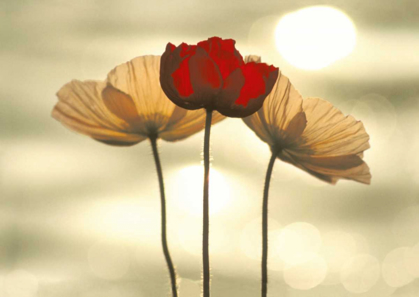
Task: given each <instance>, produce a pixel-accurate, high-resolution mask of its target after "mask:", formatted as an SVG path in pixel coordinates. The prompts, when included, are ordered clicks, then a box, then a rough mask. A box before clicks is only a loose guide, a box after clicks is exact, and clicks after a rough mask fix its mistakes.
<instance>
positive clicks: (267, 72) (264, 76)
mask: <svg viewBox="0 0 419 297" xmlns="http://www.w3.org/2000/svg"><path fill="white" fill-rule="evenodd" d="M241 69H242V72H243V75H244V77H245V84H244V86H243V88H242V89H241V92H240V96H239V98H237V100H236V102H235V104H237V105H243V106H244V107H246V106H247V104H248V103H249V100H251V99H256V98H258V97H259V96H261V95H264V94H265V96H267V95H268V94H269V92H270V91H271V89H272V86H273V84H271V82H270V81H271V80H272V79H271V73H272V72H274V71H276V72H278V68H276V67H274V66H272V65H271V66H268V65H266V64H265V63H254V62H250V63H247V64H245V65H243V66H242V67H241ZM276 76H277V75H276ZM275 79H276V77H275ZM273 82H274V83H275V80H273ZM268 85H269V86H270V85H272V86H270V88H269V86H268ZM267 87H268V89H269V90H268V89H267Z"/></svg>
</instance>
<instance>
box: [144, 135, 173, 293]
mask: <svg viewBox="0 0 419 297" xmlns="http://www.w3.org/2000/svg"><path fill="white" fill-rule="evenodd" d="M150 141H151V147H152V149H153V156H154V161H155V163H156V170H157V176H158V179H159V187H160V199H161V243H162V247H163V253H164V257H165V259H166V263H167V268H168V269H169V274H170V281H171V284H172V295H173V297H177V296H178V293H177V287H176V272H175V268H174V267H173V262H172V259H171V257H170V253H169V248H168V246H167V235H166V198H165V194H164V183H163V172H162V169H161V164H160V158H159V152H158V150H157V137H156V136H150Z"/></svg>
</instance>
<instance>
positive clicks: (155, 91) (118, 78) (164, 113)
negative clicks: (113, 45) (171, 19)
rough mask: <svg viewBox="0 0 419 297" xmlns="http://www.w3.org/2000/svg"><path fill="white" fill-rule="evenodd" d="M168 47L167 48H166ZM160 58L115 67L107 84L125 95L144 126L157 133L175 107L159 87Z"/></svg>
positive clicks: (144, 58) (135, 60)
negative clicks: (149, 125)
mask: <svg viewBox="0 0 419 297" xmlns="http://www.w3.org/2000/svg"><path fill="white" fill-rule="evenodd" d="M169 47H170V46H169ZM160 59H161V57H160V56H141V57H137V58H135V59H133V60H131V61H129V62H126V63H123V64H121V65H119V66H117V67H115V68H114V69H113V70H112V71H111V72H109V74H108V77H107V83H108V84H110V85H111V86H112V87H113V88H115V89H117V90H119V91H121V92H122V93H124V94H126V95H128V96H129V97H130V98H131V99H132V102H133V103H134V105H135V107H136V110H137V114H139V115H140V116H141V118H142V119H143V120H144V122H147V123H154V125H155V127H157V128H158V129H160V128H162V127H164V126H165V125H166V124H167V121H168V119H169V117H170V116H171V114H172V112H173V110H174V108H175V105H174V104H173V103H172V102H171V101H170V100H168V99H167V97H166V95H165V93H164V92H163V91H162V89H161V87H160Z"/></svg>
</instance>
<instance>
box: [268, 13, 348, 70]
mask: <svg viewBox="0 0 419 297" xmlns="http://www.w3.org/2000/svg"><path fill="white" fill-rule="evenodd" d="M275 40H276V46H277V49H278V51H279V53H280V54H281V55H282V56H283V57H284V58H285V60H287V61H288V62H289V63H290V64H292V65H293V66H295V67H297V68H300V69H305V70H318V69H322V68H324V67H326V66H328V65H330V64H332V63H334V62H336V61H337V60H339V59H342V58H344V57H346V56H347V55H349V54H350V53H351V52H352V51H353V49H354V48H355V45H356V29H355V26H354V24H353V22H352V21H351V19H350V18H349V17H348V16H347V15H346V14H344V13H343V12H342V11H340V10H337V9H335V8H332V7H328V6H312V7H307V8H303V9H301V10H297V11H295V12H292V13H289V14H287V15H285V16H284V17H283V18H282V19H281V20H280V21H279V23H278V25H277V27H276V30H275Z"/></svg>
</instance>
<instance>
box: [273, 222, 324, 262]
mask: <svg viewBox="0 0 419 297" xmlns="http://www.w3.org/2000/svg"><path fill="white" fill-rule="evenodd" d="M321 245H322V239H321V235H320V232H319V230H318V229H317V228H316V227H314V226H313V225H311V224H309V223H305V222H297V223H292V224H290V225H287V226H286V227H285V228H283V229H282V230H281V233H280V234H279V235H278V237H277V238H276V244H275V246H276V248H275V249H276V251H277V253H278V255H279V257H280V258H281V259H282V260H283V261H284V262H285V263H287V264H290V265H295V264H300V263H304V262H306V261H308V260H310V259H311V257H312V256H313V254H316V253H317V252H318V251H319V249H320V247H321Z"/></svg>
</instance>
